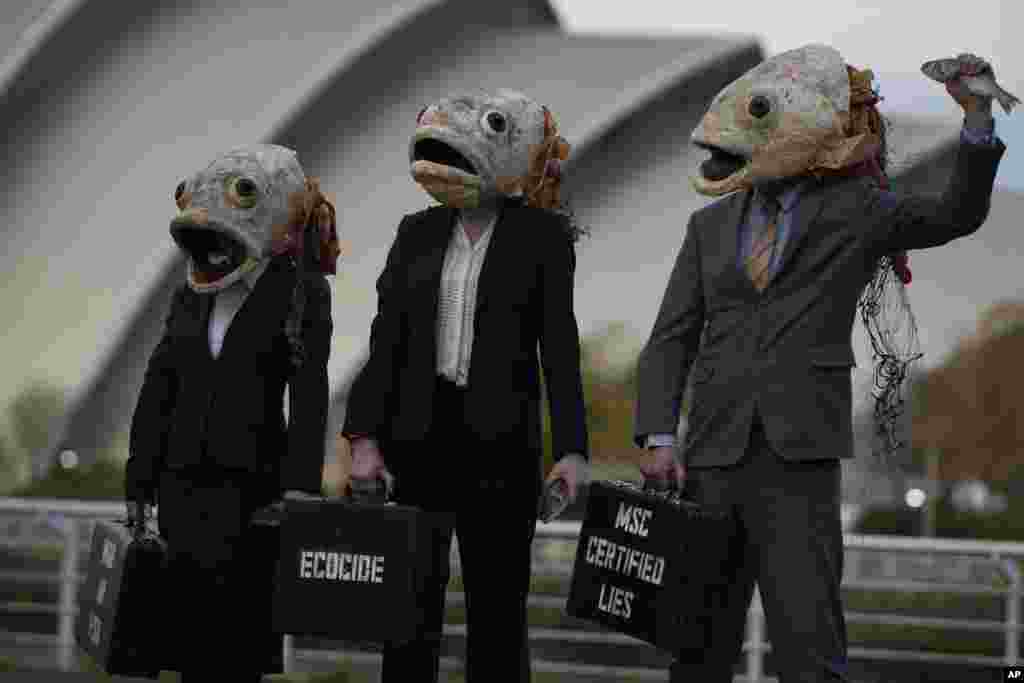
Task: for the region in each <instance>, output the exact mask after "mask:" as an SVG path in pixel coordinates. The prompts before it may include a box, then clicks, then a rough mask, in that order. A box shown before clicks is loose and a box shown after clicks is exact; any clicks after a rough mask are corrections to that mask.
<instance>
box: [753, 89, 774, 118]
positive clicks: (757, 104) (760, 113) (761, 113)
mask: <svg viewBox="0 0 1024 683" xmlns="http://www.w3.org/2000/svg"><path fill="white" fill-rule="evenodd" d="M747 110H748V111H749V112H750V115H751V116H753V117H754V118H755V119H761V118H764V117H765V116H767V115H768V113H769V112H770V111H771V110H772V101H771V100H769V99H768V98H767V97H765V96H764V95H754V96H753V97H751V98H750V105H749V106H748V107H747Z"/></svg>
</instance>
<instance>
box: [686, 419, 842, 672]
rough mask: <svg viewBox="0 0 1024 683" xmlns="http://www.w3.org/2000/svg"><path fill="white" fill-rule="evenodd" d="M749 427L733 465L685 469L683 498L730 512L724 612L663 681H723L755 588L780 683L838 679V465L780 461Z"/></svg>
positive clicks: (757, 429)
mask: <svg viewBox="0 0 1024 683" xmlns="http://www.w3.org/2000/svg"><path fill="white" fill-rule="evenodd" d="M754 422H755V424H754V428H753V430H752V432H751V436H750V443H749V445H748V448H747V452H746V453H745V455H744V457H743V459H742V460H741V461H740V462H739V463H737V464H736V465H732V466H728V467H712V468H699V469H693V470H689V471H688V472H687V484H686V486H687V489H688V491H689V492H690V493H691V495H692V496H693V497H694V498H695V499H696V500H698V501H699V502H701V503H703V504H705V505H709V506H725V507H727V508H730V509H731V511H732V512H733V514H734V515H735V516H736V519H737V523H738V524H737V526H738V533H737V534H736V536H735V538H734V542H733V545H732V548H731V550H730V561H729V563H728V566H729V567H730V571H731V572H732V576H730V582H729V584H730V590H729V593H728V595H727V596H726V607H725V609H723V610H722V612H721V613H720V614H719V615H717V616H716V618H715V620H714V622H713V625H712V631H713V638H712V641H713V643H714V646H713V647H712V648H711V649H710V650H700V651H684V652H680V653H678V654H677V657H676V661H675V662H674V663H673V664H672V665H671V667H670V669H669V672H670V680H671V681H672V683H731V681H732V680H733V673H734V667H735V665H736V662H737V659H738V658H739V656H740V653H741V651H742V647H743V641H744V636H745V625H746V617H747V610H748V608H749V605H750V601H751V597H752V595H753V589H754V584H755V582H756V583H757V585H758V588H759V590H760V593H761V597H762V601H763V604H764V610H765V618H766V620H767V627H768V633H767V635H768V638H769V639H770V641H771V644H772V653H773V661H774V664H775V668H776V669H777V670H778V675H779V677H780V681H781V683H824V682H825V681H847V680H848V678H847V674H846V670H847V667H846V624H845V620H844V618H843V605H842V600H841V594H840V581H841V579H842V573H843V535H842V524H841V521H840V514H839V511H840V508H839V500H840V471H841V470H840V464H839V461H838V460H828V461H816V462H789V461H786V460H783V459H782V458H780V457H779V456H778V455H777V454H776V452H775V451H774V449H773V448H772V447H771V445H770V444H769V443H768V441H767V439H766V437H765V433H764V427H763V424H762V423H761V420H760V418H759V417H757V418H755V421H754Z"/></svg>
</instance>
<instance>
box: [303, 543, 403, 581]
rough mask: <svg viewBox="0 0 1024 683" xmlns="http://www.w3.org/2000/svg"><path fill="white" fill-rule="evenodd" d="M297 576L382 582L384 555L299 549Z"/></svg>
mask: <svg viewBox="0 0 1024 683" xmlns="http://www.w3.org/2000/svg"><path fill="white" fill-rule="evenodd" d="M299 578H303V579H318V580H326V581H345V582H351V583H384V556H383V555H360V554H358V553H338V552H333V551H330V550H302V551H299Z"/></svg>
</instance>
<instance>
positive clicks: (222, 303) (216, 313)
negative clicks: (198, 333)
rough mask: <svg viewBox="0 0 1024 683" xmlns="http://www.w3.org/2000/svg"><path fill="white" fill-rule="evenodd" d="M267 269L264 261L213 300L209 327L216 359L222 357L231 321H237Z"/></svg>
mask: <svg viewBox="0 0 1024 683" xmlns="http://www.w3.org/2000/svg"><path fill="white" fill-rule="evenodd" d="M266 269H267V262H266V261H263V262H261V263H260V264H259V265H258V266H256V267H255V268H253V269H252V270H251V271H249V272H248V273H246V274H245V275H243V276H242V277H240V278H238V280H236V281H235V282H233V283H232V284H231V285H229V286H228V287H226V288H225V289H224V290H223V291H220V292H217V295H216V298H215V299H214V300H213V311H212V312H211V313H210V327H209V341H210V353H211V354H212V355H213V357H214V358H217V357H218V356H220V350H221V347H222V346H224V337H225V336H227V333H228V327H230V326H231V321H232V320H234V319H235V314H237V313H238V311H239V309H240V308H242V304H244V303H245V300H246V299H247V298H249V293H250V292H251V291H252V290H253V289H255V288H256V281H257V280H259V279H260V276H261V275H263V271H265V270H266Z"/></svg>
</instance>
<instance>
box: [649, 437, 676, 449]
mask: <svg viewBox="0 0 1024 683" xmlns="http://www.w3.org/2000/svg"><path fill="white" fill-rule="evenodd" d="M675 445H676V435H675V434H648V435H647V438H646V439H644V446H645V447H647V448H662V447H665V446H668V447H675Z"/></svg>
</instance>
